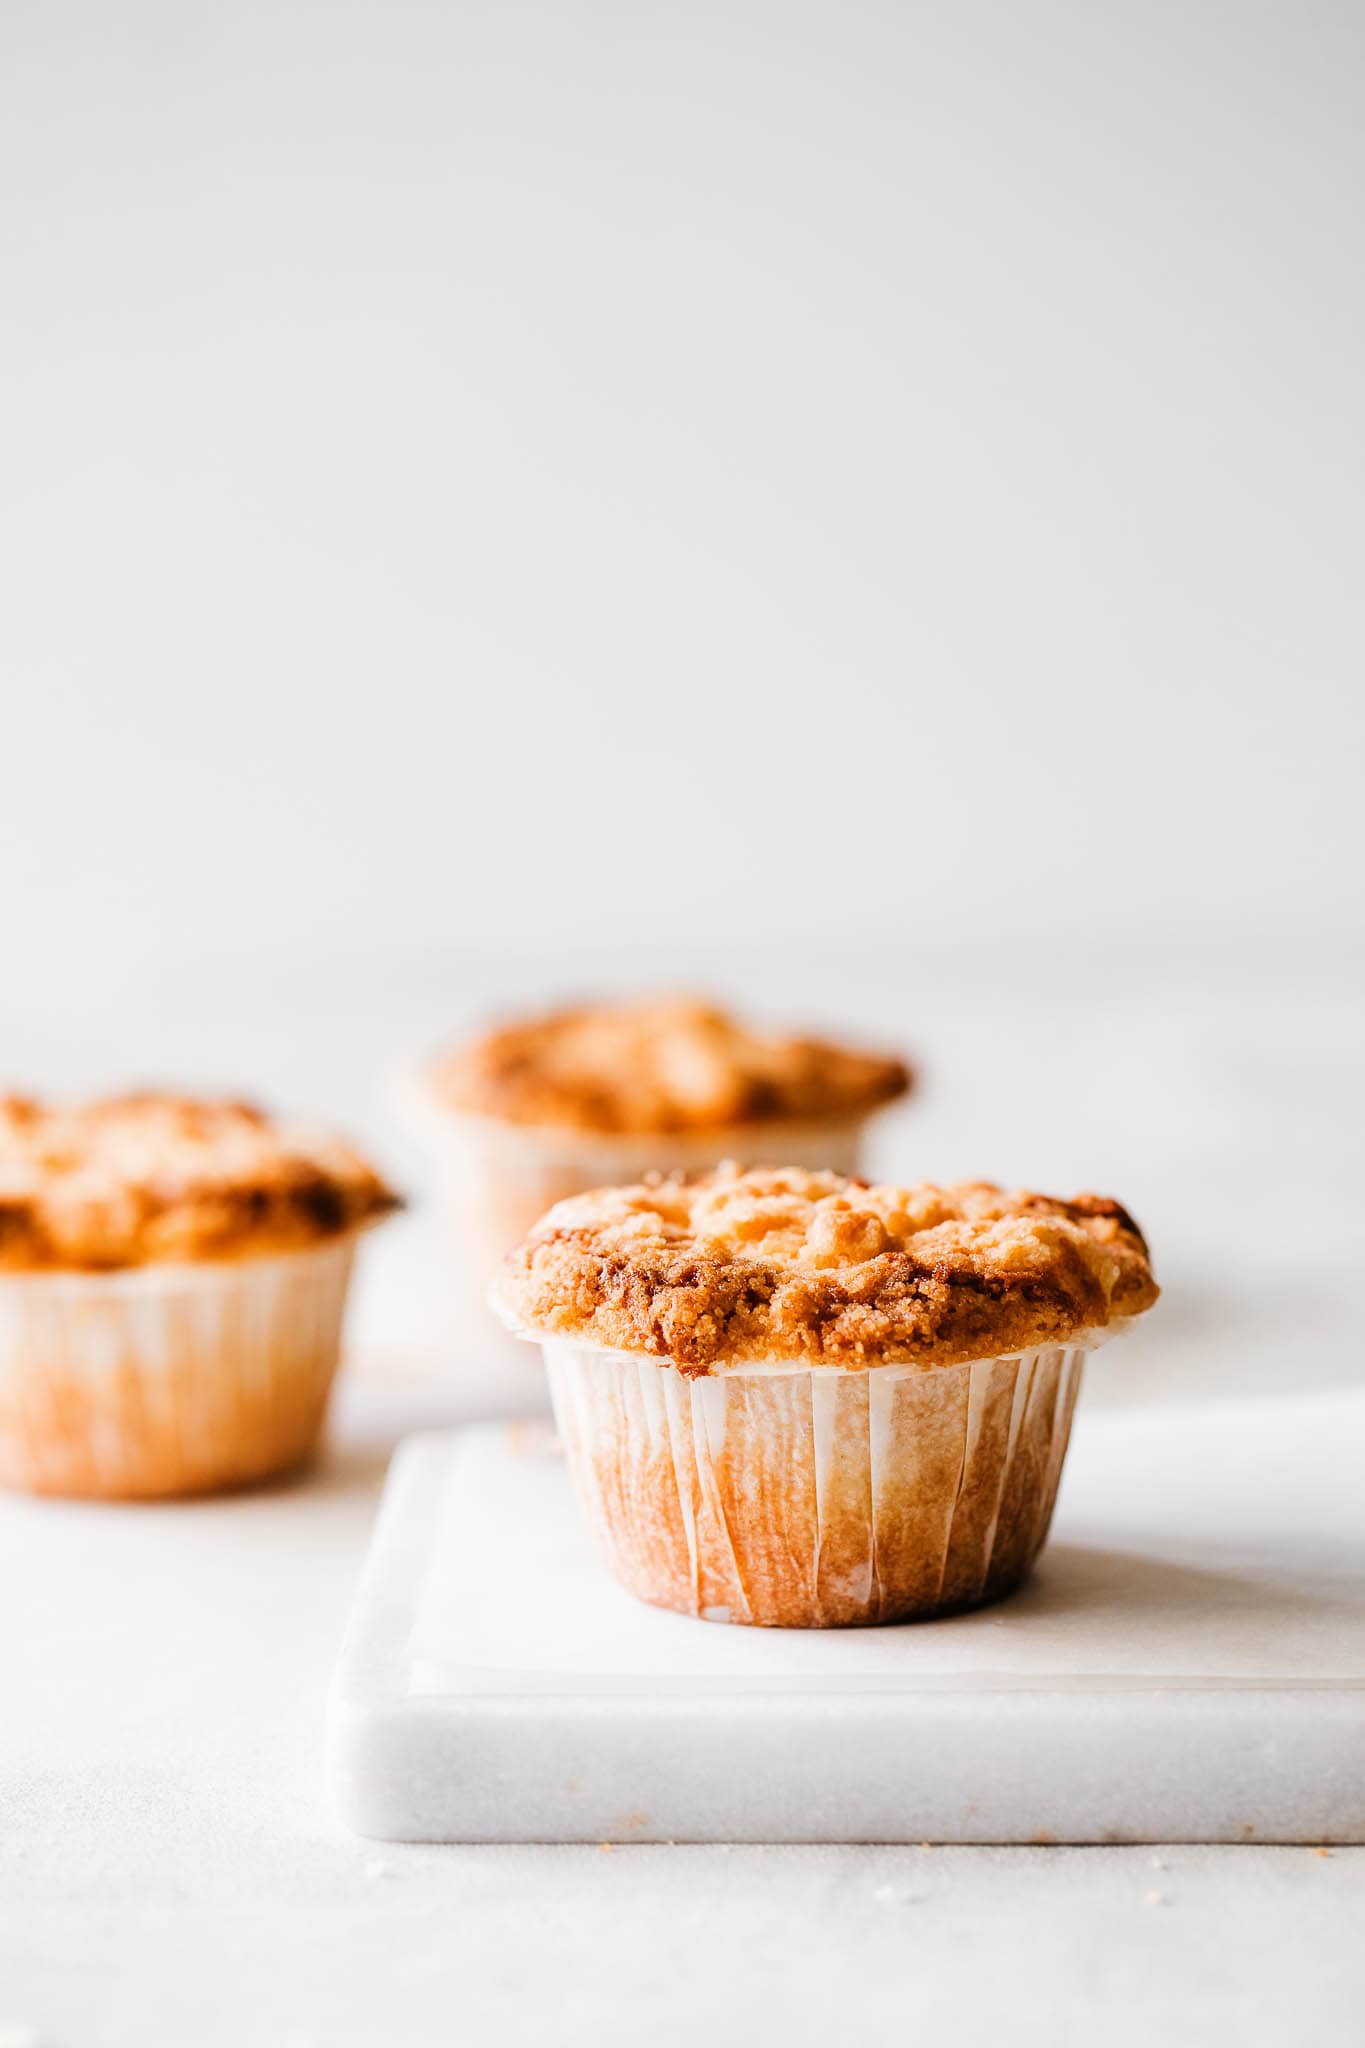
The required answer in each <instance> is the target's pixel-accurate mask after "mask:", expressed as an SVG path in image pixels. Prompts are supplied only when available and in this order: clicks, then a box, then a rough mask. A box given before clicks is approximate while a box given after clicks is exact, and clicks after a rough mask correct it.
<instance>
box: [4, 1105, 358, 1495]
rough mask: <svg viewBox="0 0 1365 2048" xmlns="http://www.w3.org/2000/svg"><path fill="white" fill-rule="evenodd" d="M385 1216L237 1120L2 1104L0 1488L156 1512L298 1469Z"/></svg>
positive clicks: (259, 1121)
mask: <svg viewBox="0 0 1365 2048" xmlns="http://www.w3.org/2000/svg"><path fill="white" fill-rule="evenodd" d="M397 1206H398V1202H397V1197H396V1196H395V1195H394V1194H393V1193H392V1191H391V1190H390V1189H389V1188H388V1187H387V1186H386V1185H385V1183H384V1182H383V1181H382V1180H381V1179H380V1177H379V1176H378V1174H376V1173H375V1172H374V1170H373V1169H372V1168H371V1167H370V1166H368V1165H367V1164H366V1162H365V1161H364V1160H363V1159H361V1158H360V1157H359V1155H358V1154H357V1153H355V1152H354V1151H352V1150H351V1148H350V1147H349V1146H347V1145H345V1144H343V1143H342V1142H340V1141H339V1140H338V1139H335V1138H332V1137H330V1136H328V1135H326V1134H323V1133H319V1132H316V1131H313V1130H311V1129H303V1128H299V1127H294V1126H291V1125H289V1124H284V1123H277V1122H275V1121H273V1120H272V1119H270V1118H269V1117H267V1116H266V1115H264V1114H263V1113H262V1112H261V1111H260V1110H257V1109H253V1108H251V1107H249V1106H247V1105H244V1104H241V1103H233V1102H215V1101H195V1100H190V1099H188V1098H184V1097H180V1096H174V1095H162V1094H150V1093H148V1094H137V1095H124V1096H118V1097H111V1098H108V1099H106V1100H103V1101H96V1102H89V1103H82V1104H48V1103H42V1102H37V1101H32V1100H28V1099H26V1098H21V1097H9V1098H0V1484H3V1485H6V1486H11V1487H17V1488H20V1489H23V1490H26V1491H28V1492H32V1493H52V1494H70V1495H79V1496H85V1497H88V1498H106V1499H138V1498H143V1499H149V1498H156V1497H165V1496H171V1495H177V1494H190V1493H201V1492H206V1491H211V1490H215V1489H218V1488H221V1487H227V1486H234V1485H240V1484H242V1483H244V1482H246V1481H249V1480H255V1479H261V1478H265V1477H266V1476H268V1475H270V1474H272V1473H277V1472H281V1471H284V1470H286V1469H288V1468H289V1467H291V1466H294V1465H297V1464H299V1463H300V1462H301V1461H302V1460H303V1459H304V1458H305V1457H307V1455H308V1454H309V1452H310V1451H311V1450H312V1449H313V1447H314V1445H315V1443H316V1441H317V1437H318V1433H319V1431H320V1428H321V1425H322V1420H323V1415H324V1412H325V1409H326V1405H327V1396H328V1393H329V1391H330V1388H331V1384H332V1379H333V1376H334V1374H335V1372H336V1367H337V1362H338V1358H339V1354H340V1340H341V1323H342V1313H343V1309H344V1305H345V1298H346V1288H347V1282H348V1280H349V1277H350V1271H351V1263H352V1259H353V1256H354V1251H355V1245H356V1240H357V1238H358V1236H359V1234H360V1233H361V1232H362V1231H363V1230H365V1229H366V1228H368V1227H369V1226H370V1225H371V1224H373V1223H375V1222H377V1221H378V1220H379V1219H380V1218H381V1217H383V1216H385V1215H387V1214H388V1213H389V1212H390V1211H391V1210H393V1209H394V1208H396V1207H397Z"/></svg>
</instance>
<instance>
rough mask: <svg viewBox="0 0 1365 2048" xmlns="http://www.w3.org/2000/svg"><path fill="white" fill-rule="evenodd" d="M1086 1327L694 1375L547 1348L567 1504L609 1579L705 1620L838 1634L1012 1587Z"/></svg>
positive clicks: (1044, 1502) (1042, 1507)
mask: <svg viewBox="0 0 1365 2048" xmlns="http://www.w3.org/2000/svg"><path fill="white" fill-rule="evenodd" d="M1102 1334H1103V1333H1099V1334H1097V1335H1088V1336H1086V1337H1084V1338H1082V1339H1080V1340H1079V1341H1077V1342H1074V1343H1072V1344H1070V1345H1065V1346H1049V1347H1046V1348H1044V1349H1040V1350H1035V1351H1026V1352H1023V1353H1021V1354H1018V1355H1015V1356H1013V1357H1004V1358H989V1359H982V1360H979V1361H977V1362H976V1363H974V1364H970V1365H959V1366H939V1367H933V1368H929V1369H924V1368H920V1367H915V1366H896V1365H879V1366H875V1367H872V1368H869V1369H866V1370H862V1371H846V1370H844V1369H842V1368H840V1367H837V1366H823V1367H821V1366H817V1367H801V1366H788V1365H781V1364H775V1365H772V1366H759V1367H749V1368H742V1369H740V1368H736V1369H732V1370H729V1371H725V1372H721V1373H714V1374H707V1375H704V1376H702V1377H699V1378H691V1379H689V1378H687V1377H686V1376H685V1375H683V1374H682V1373H680V1372H679V1371H678V1370H677V1369H676V1368H675V1367H674V1366H671V1365H668V1364H666V1363H660V1362H658V1361H656V1360H655V1359H652V1358H646V1357H642V1356H637V1355H632V1354H628V1353H623V1352H610V1351H601V1350H597V1349H595V1348H592V1347H589V1346H584V1345H579V1344H573V1343H569V1342H566V1341H563V1340H554V1341H551V1342H547V1343H545V1344H544V1347H543V1348H544V1352H545V1358H546V1364H547V1366H548V1369H549V1376H550V1388H551V1394H552V1397H553V1400H554V1408H555V1418H556V1421H557V1424H558V1428H559V1432H560V1436H561V1438H562V1440H563V1443H564V1448H565V1451H566V1453H567V1456H568V1461H569V1465H570V1469H571V1471H572V1475H573V1480H574V1485H575V1489H576V1491H577V1494H578V1498H579V1501H580V1503H581V1505H582V1508H583V1511H584V1513H585V1515H586V1517H587V1520H588V1523H589V1525H590V1527H591V1529H592V1531H593V1534H594V1536H595V1538H596V1541H597V1544H598V1547H599V1549H600V1550H601V1552H602V1553H603V1555H604V1557H605V1559H606V1561H607V1563H608V1565H609V1566H610V1568H611V1570H612V1571H613V1572H614V1573H615V1575H616V1577H617V1578H618V1579H619V1580H620V1581H621V1582H622V1584H623V1585H625V1586H626V1587H628V1588H629V1590H630V1591H631V1592H632V1593H635V1594H636V1595H638V1597H639V1598H640V1599H642V1600H647V1601H650V1602H652V1603H653V1604H654V1605H655V1606H659V1607H671V1608H674V1609H676V1610H677V1611H679V1612H680V1613H684V1614H693V1615H699V1616H701V1617H703V1618H704V1619H706V1620H710V1621H735V1622H748V1623H753V1624H757V1625H760V1626H764V1627H773V1628H843V1627H854V1626H859V1625H866V1624H871V1623H877V1622H893V1621H908V1620H912V1619H927V1618H929V1617H931V1616H934V1615H943V1614H952V1613H956V1612H959V1611H961V1610H962V1609H964V1608H968V1607H976V1606H980V1605H981V1604H982V1603H983V1602H985V1601H988V1600H994V1599H996V1598H998V1597H999V1596H1000V1595H1001V1594H1003V1593H1007V1592H1009V1591H1010V1590H1011V1589H1012V1588H1013V1587H1014V1586H1017V1585H1018V1583H1019V1581H1020V1580H1021V1579H1022V1578H1023V1577H1024V1575H1025V1573H1026V1572H1027V1571H1028V1569H1029V1566H1030V1565H1031V1564H1032V1563H1033V1560H1034V1558H1035V1557H1036V1556H1037V1555H1038V1552H1039V1551H1040V1550H1041V1548H1042V1546H1043V1542H1044V1540H1045V1538H1046V1536H1047V1532H1048V1525H1049V1523H1050V1521H1051V1519H1052V1509H1053V1504H1054V1502H1055V1500H1056V1497H1057V1486H1058V1481H1059V1480H1060V1477H1061V1470H1062V1461H1063V1459H1064V1457H1065V1456H1066V1447H1067V1441H1068V1438H1069V1436H1070V1432H1071V1417H1072V1411H1073V1409H1074V1407H1075V1403H1076V1395H1077V1393H1078V1391H1079V1388H1080V1382H1081V1373H1082V1368H1083V1365H1084V1361H1085V1356H1086V1352H1087V1350H1090V1349H1093V1348H1094V1346H1095V1345H1096V1343H1098V1342H1100V1341H1102Z"/></svg>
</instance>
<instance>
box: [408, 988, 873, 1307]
mask: <svg viewBox="0 0 1365 2048" xmlns="http://www.w3.org/2000/svg"><path fill="white" fill-rule="evenodd" d="M911 1084H912V1075H911V1070H910V1069H909V1067H908V1066H906V1064H905V1063H904V1061H902V1060H900V1059H897V1058H894V1057H891V1056H886V1055H881V1054H876V1053H868V1052H862V1051H857V1050H854V1049H852V1048H850V1047H847V1046H842V1045H836V1044H833V1043H831V1042H830V1041H829V1040H827V1039H820V1038H812V1037H807V1036H798V1035H795V1034H784V1033H778V1032H767V1031H759V1030H756V1029H754V1028H752V1027H751V1026H749V1025H746V1024H744V1023H742V1022H741V1021H740V1020H739V1019H738V1018H736V1017H734V1016H731V1015H730V1014H728V1013H727V1012H726V1011H724V1010H721V1009H718V1008H717V1007H716V1006H715V1005H713V1004H710V1003H706V1002H701V1001H698V1000H695V999H684V998H654V999H649V1000H641V1001H633V1002H615V1003H607V1002H602V1003H586V1004H581V1005H578V1006H576V1007H572V1008H565V1009H560V1010H555V1011H551V1012H549V1013H547V1014H544V1015H539V1016H534V1017H528V1018H524V1019H521V1020H519V1021H516V1022H513V1023H510V1024H506V1025H503V1026H501V1027H500V1028H498V1029H496V1030H492V1031H488V1032H486V1033H484V1034H483V1036H481V1037H479V1038H476V1039H474V1040H472V1041H471V1042H470V1043H468V1044H467V1045H463V1046H459V1047H456V1048H454V1049H453V1050H451V1051H448V1052H446V1053H444V1054H442V1055H440V1056H438V1057H437V1058H436V1059H434V1060H431V1061H429V1062H427V1063H426V1064H425V1065H424V1066H422V1067H421V1068H419V1069H417V1070H415V1071H412V1072H409V1073H406V1074H405V1075H403V1076H402V1078H401V1080H400V1084H399V1085H400V1092H401V1097H402V1102H403V1106H404V1109H405V1112H406V1115H407V1121H408V1122H409V1124H410V1126H411V1127H412V1128H413V1130H414V1132H415V1134H416V1135H417V1136H418V1137H419V1139H420V1140H421V1141H422V1142H423V1143H424V1144H425V1145H426V1147H427V1149H428V1150H429V1152H430V1153H431V1154H432V1156H433V1159H434V1161H435V1165H436V1171H437V1177H438V1180H439V1183H440V1193H441V1199H442V1204H443V1207H444V1209H445V1211H446V1214H447V1216H448V1219H449V1224H450V1236H451V1244H452V1251H453V1254H454V1260H455V1268H456V1274H457V1279H458V1282H459V1294H460V1303H459V1306H460V1307H461V1309H462V1311H463V1321H464V1325H465V1329H466V1333H467V1334H468V1333H470V1332H475V1333H478V1332H482V1333H484V1334H486V1333H487V1332H488V1330H489V1329H490V1328H492V1327H493V1326H492V1325H490V1323H489V1321H488V1317H487V1310H486V1307H485V1301H486V1296H487V1291H488V1287H489V1284H490V1282H491V1280H492V1279H493V1276H494V1275H495V1273H496V1271H497V1269H498V1267H499V1265H500V1264H501V1261H502V1259H503V1257H504V1256H505V1254H506V1253H507V1252H508V1251H510V1250H511V1249H512V1247H513V1246H514V1245H516V1244H518V1243H519V1242H520V1241H521V1239H522V1238H524V1237H525V1236H526V1235H527V1233H528V1232H529V1231H530V1230H531V1229H532V1228H533V1226H534V1225H535V1223H536V1222H537V1220H538V1219H539V1218H540V1217H541V1216H543V1215H544V1214H545V1211H546V1210H547V1209H549V1208H551V1207H552V1206H553V1205H554V1204H555V1203H556V1202H560V1201H563V1200H564V1199H566V1198H567V1197H568V1196H570V1195H575V1194H580V1193H582V1192H583V1191H585V1190H586V1189H589V1188H597V1187H606V1186H614V1185H620V1184H622V1183H628V1182H633V1181H638V1180H640V1179H641V1178H642V1177H643V1176H644V1175H645V1174H647V1173H650V1172H654V1171H664V1172H670V1171H681V1172H686V1173H702V1172H705V1171H706V1170H707V1169H708V1168H711V1167H715V1166H717V1165H719V1164H720V1162H721V1161H722V1160H725V1159H763V1160H766V1161H767V1162H768V1163H769V1164H773V1165H793V1166H814V1167H823V1168H829V1169H831V1170H833V1171H835V1172H839V1173H857V1172H858V1171H859V1169H860V1167H861V1165H862V1160H863V1141H864V1136H865V1133H866V1130H867V1127H868V1124H869V1123H870V1121H871V1120H872V1118H873V1117H875V1116H876V1115H877V1114H878V1112H879V1111H881V1110H882V1109H884V1108H885V1107H886V1106H887V1105H888V1104H890V1103H892V1102H894V1101H896V1100H898V1099H899V1098H900V1097H903V1096H904V1095H905V1094H906V1093H907V1092H908V1090H909V1089H910V1087H911Z"/></svg>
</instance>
